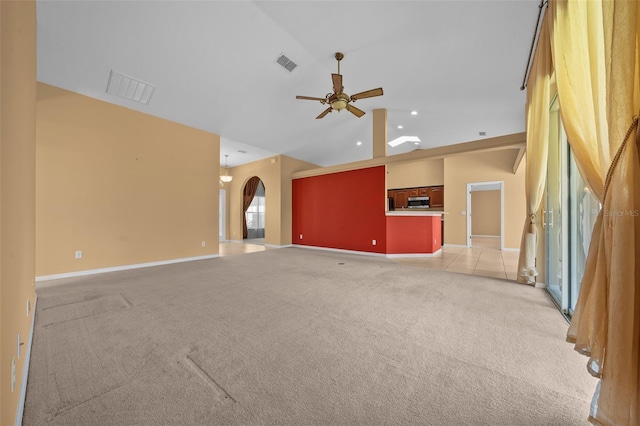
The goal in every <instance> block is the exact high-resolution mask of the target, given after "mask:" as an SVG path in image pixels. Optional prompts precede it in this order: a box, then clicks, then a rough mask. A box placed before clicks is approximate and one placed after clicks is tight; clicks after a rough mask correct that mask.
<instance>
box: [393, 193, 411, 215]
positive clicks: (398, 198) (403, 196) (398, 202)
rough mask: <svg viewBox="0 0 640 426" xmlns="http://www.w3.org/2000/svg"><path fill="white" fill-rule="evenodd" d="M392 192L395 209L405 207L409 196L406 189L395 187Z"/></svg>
mask: <svg viewBox="0 0 640 426" xmlns="http://www.w3.org/2000/svg"><path fill="white" fill-rule="evenodd" d="M393 192H394V197H393V200H394V205H395V208H396V210H397V209H401V208H406V207H407V206H408V205H409V203H408V201H407V198H409V195H408V191H407V190H406V189H396V190H395V191H393Z"/></svg>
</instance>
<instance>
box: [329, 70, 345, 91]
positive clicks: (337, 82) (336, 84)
mask: <svg viewBox="0 0 640 426" xmlns="http://www.w3.org/2000/svg"><path fill="white" fill-rule="evenodd" d="M331 80H333V92H334V93H342V74H331Z"/></svg>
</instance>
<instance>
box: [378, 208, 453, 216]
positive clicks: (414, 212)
mask: <svg viewBox="0 0 640 426" xmlns="http://www.w3.org/2000/svg"><path fill="white" fill-rule="evenodd" d="M443 214H444V212H443V211H438V210H427V209H405V210H394V211H388V212H387V213H386V215H387V216H442V215H443Z"/></svg>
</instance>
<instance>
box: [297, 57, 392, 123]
mask: <svg viewBox="0 0 640 426" xmlns="http://www.w3.org/2000/svg"><path fill="white" fill-rule="evenodd" d="M335 58H336V60H337V61H338V73H337V74H331V79H332V80H333V93H327V95H326V96H325V97H324V98H314V97H311V96H296V99H306V100H309V101H320V103H321V104H323V105H326V104H329V105H330V106H329V108H327V109H325V110H324V111H322V113H320V115H319V116H317V117H316V119H318V118H322V117H324V116H325V115H327V114H329V113H330V112H331V111H333V110H334V109H335V110H336V111H342V110H343V109H346V110H347V111H349V112H350V113H352V114H353V115H355V116H356V117H358V118H360V117H362V116H363V115H364V111H362V110H361V109H358V108H356V107H354V106H353V105H350V104H349V102H355V101H357V100H358V99H364V98H372V97H374V96H382V94H383V93H382V87H378V88H377V89H371V90H367V91H364V92H360V93H356V94H355V95H351V96H349V95H347V94H346V93H344V92H343V91H342V90H343V89H344V87H343V86H342V74H340V61H341V60H342V58H344V54H342V53H340V52H336V54H335Z"/></svg>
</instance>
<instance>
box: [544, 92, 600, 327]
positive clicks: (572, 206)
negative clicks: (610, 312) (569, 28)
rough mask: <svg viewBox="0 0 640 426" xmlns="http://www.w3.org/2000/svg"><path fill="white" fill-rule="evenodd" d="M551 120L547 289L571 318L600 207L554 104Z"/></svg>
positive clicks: (546, 212)
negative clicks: (584, 176)
mask: <svg viewBox="0 0 640 426" xmlns="http://www.w3.org/2000/svg"><path fill="white" fill-rule="evenodd" d="M550 118H551V121H550V126H549V130H550V134H549V165H548V168H547V191H546V193H547V196H546V200H545V201H546V208H545V212H544V213H545V215H544V226H545V234H546V235H545V237H546V253H547V256H546V259H547V262H546V265H545V266H546V271H547V276H546V279H547V290H548V291H549V294H551V296H552V298H553V300H554V301H555V302H556V304H557V305H558V307H559V308H560V309H561V310H562V312H563V313H564V314H566V315H567V316H569V317H570V316H571V315H573V311H574V309H575V306H576V302H577V300H578V294H579V292H580V283H581V282H582V276H583V275H584V268H585V265H586V259H587V253H588V252H589V244H590V242H591V233H592V230H593V225H594V223H595V220H596V217H597V215H598V212H599V211H600V204H599V203H598V200H597V199H596V198H595V197H594V196H593V195H592V193H591V191H590V190H589V188H588V187H587V185H586V184H585V182H584V180H583V179H582V177H581V176H580V173H579V171H578V167H577V165H576V162H575V159H574V158H573V153H572V151H571V148H570V146H569V144H568V142H567V137H566V134H565V132H564V129H563V127H562V123H561V121H560V115H559V111H558V105H557V102H554V103H553V104H552V107H551V111H550Z"/></svg>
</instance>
